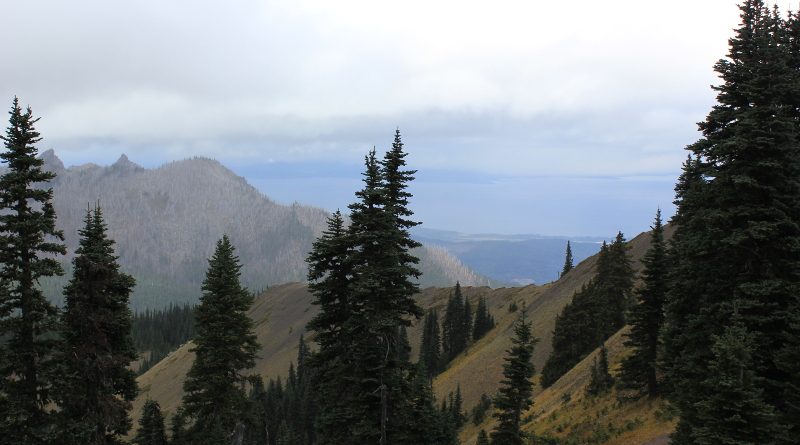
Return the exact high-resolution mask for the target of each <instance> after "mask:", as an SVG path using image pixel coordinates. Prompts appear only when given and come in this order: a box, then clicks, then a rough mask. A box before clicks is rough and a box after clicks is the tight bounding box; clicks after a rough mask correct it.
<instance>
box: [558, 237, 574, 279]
mask: <svg viewBox="0 0 800 445" xmlns="http://www.w3.org/2000/svg"><path fill="white" fill-rule="evenodd" d="M564 257H565V258H564V267H563V268H562V269H561V274H560V275H559V278H560V277H563V276H564V275H566V274H567V272H569V271H571V270H572V268H573V267H575V266H574V265H573V264H572V246H570V243H569V240H568V241H567V252H566V254H565V255H564Z"/></svg>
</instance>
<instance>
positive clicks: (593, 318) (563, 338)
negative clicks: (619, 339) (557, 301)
mask: <svg viewBox="0 0 800 445" xmlns="http://www.w3.org/2000/svg"><path fill="white" fill-rule="evenodd" d="M627 249H628V248H627V246H626V244H625V238H624V237H623V235H622V233H618V234H617V236H616V239H615V240H614V242H613V243H611V244H606V243H603V245H602V247H601V248H600V253H599V254H598V258H597V266H596V269H597V274H596V275H595V276H594V278H592V280H591V281H590V282H589V283H588V284H586V285H585V286H583V287H582V288H581V289H580V290H579V291H578V292H576V293H575V295H574V296H573V297H572V301H571V302H570V303H569V304H568V305H567V306H566V307H564V310H563V311H562V312H561V314H559V315H558V316H557V317H556V323H555V325H556V326H555V329H554V330H553V351H552V352H551V353H550V356H549V357H548V358H547V362H546V363H545V366H544V368H542V380H541V383H542V386H543V387H545V388H546V387H548V386H550V385H552V384H553V383H555V381H556V380H558V379H559V378H560V377H561V376H562V375H564V374H565V373H566V372H567V371H569V370H570V369H572V367H573V366H575V365H576V364H577V363H578V362H580V361H581V360H582V359H583V358H584V357H586V356H587V355H589V354H590V353H591V352H592V351H594V350H595V348H597V345H599V344H601V343H603V342H604V341H606V340H607V339H608V338H609V337H611V336H612V335H613V334H614V333H616V332H617V331H618V330H619V329H620V328H622V327H623V326H624V325H625V312H626V310H627V309H628V307H629V305H630V302H631V299H632V296H631V293H632V289H633V269H632V268H631V265H630V260H629V258H628V254H627Z"/></svg>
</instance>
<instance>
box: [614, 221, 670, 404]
mask: <svg viewBox="0 0 800 445" xmlns="http://www.w3.org/2000/svg"><path fill="white" fill-rule="evenodd" d="M652 229H653V230H652V232H651V234H650V249H649V250H648V251H647V253H646V254H645V256H644V258H643V259H642V265H643V266H644V268H643V270H642V281H643V283H642V286H641V287H640V288H639V290H638V292H637V293H638V296H639V301H638V303H637V304H635V305H634V306H633V307H632V308H631V311H630V312H629V314H628V324H630V326H631V331H630V333H629V334H628V336H627V339H626V340H625V346H627V347H629V348H632V349H633V352H632V353H631V355H629V356H628V357H626V358H625V360H623V362H622V370H621V373H620V376H619V377H620V385H621V387H623V388H626V389H632V390H635V391H638V392H644V393H647V394H648V395H650V396H651V397H653V396H656V395H657V394H658V380H657V378H656V377H657V363H656V362H657V356H658V350H659V343H658V336H659V332H660V331H661V325H662V324H663V319H664V315H663V313H664V300H665V299H666V294H667V286H668V274H669V265H670V262H669V258H668V257H667V249H666V245H665V243H664V227H663V226H662V225H661V209H659V210H658V211H657V212H656V219H655V222H654V223H653V227H652Z"/></svg>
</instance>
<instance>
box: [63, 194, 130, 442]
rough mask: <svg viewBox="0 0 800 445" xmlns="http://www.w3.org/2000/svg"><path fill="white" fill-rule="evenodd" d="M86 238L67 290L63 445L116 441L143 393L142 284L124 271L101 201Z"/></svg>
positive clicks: (91, 215)
mask: <svg viewBox="0 0 800 445" xmlns="http://www.w3.org/2000/svg"><path fill="white" fill-rule="evenodd" d="M80 235H81V240H80V245H79V247H78V249H77V250H76V251H75V254H76V256H75V258H74V259H73V261H72V264H73V276H72V279H71V280H70V282H69V284H67V287H66V288H65V289H64V302H65V309H64V315H63V318H62V326H63V327H62V337H63V339H64V346H63V347H64V350H63V353H62V355H61V356H60V361H61V366H62V368H61V370H62V377H61V379H62V382H61V383H60V385H59V386H60V387H61V388H60V391H59V394H58V402H59V404H60V406H61V416H62V418H63V419H64V421H65V422H64V424H63V427H64V429H65V431H64V433H65V437H63V438H62V443H74V444H80V445H83V444H90V445H105V444H115V443H120V439H121V437H122V436H125V435H126V434H128V431H129V430H130V428H131V419H130V416H129V415H128V411H129V410H130V409H131V402H132V401H133V399H134V398H135V397H136V393H137V386H136V378H135V374H134V372H133V371H132V370H131V369H130V364H131V362H133V361H134V360H136V357H137V354H136V349H135V348H134V347H133V339H132V337H131V325H132V321H131V318H132V316H131V311H130V309H129V308H128V299H129V296H130V293H131V292H132V291H133V287H134V285H135V281H134V279H133V277H131V276H130V275H128V274H126V273H123V272H121V271H120V270H119V269H120V267H119V264H118V263H117V258H118V257H117V256H116V255H115V254H114V241H113V240H111V239H109V238H108V237H107V235H106V224H105V222H104V221H103V213H102V210H101V209H100V206H99V205H98V206H96V207H95V208H94V210H93V211H87V214H86V221H85V226H84V228H83V229H82V230H81V231H80Z"/></svg>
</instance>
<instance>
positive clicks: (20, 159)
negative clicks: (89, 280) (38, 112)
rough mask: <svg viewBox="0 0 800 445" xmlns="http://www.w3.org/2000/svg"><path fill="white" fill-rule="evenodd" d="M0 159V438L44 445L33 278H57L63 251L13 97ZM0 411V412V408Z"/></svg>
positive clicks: (49, 322) (39, 317)
mask: <svg viewBox="0 0 800 445" xmlns="http://www.w3.org/2000/svg"><path fill="white" fill-rule="evenodd" d="M9 115H10V118H9V125H8V128H7V129H6V133H5V135H4V136H0V139H2V140H3V141H4V145H5V148H6V151H4V152H3V153H2V154H0V159H2V161H3V162H4V163H5V164H6V167H7V169H8V170H7V171H6V172H5V173H4V174H3V175H2V176H0V339H3V340H2V341H0V401H2V402H3V405H4V408H5V410H6V412H5V413H3V414H4V417H3V420H2V421H0V437H3V438H4V440H6V441H8V443H16V444H23V445H35V444H42V443H47V442H48V441H50V440H52V436H53V433H54V431H53V422H54V416H53V415H52V413H51V409H50V408H51V406H52V403H51V402H52V401H53V396H54V394H53V392H52V384H53V373H52V371H53V365H54V363H53V360H52V358H53V355H54V354H53V353H54V352H55V351H56V349H57V343H58V340H57V338H56V336H55V335H53V332H54V331H55V329H56V324H57V314H56V309H55V308H54V307H53V306H52V305H51V304H50V303H49V302H48V301H47V300H46V299H45V297H44V295H43V294H42V291H41V289H40V288H39V286H38V283H39V280H40V279H42V278H46V277H51V276H55V275H61V274H62V273H63V272H62V269H61V266H60V265H59V263H58V261H57V256H58V255H64V254H65V253H66V250H65V247H64V245H63V244H61V242H62V241H63V240H64V236H63V234H62V233H61V231H59V230H57V229H56V214H55V210H54V209H53V205H52V199H53V189H52V188H43V187H45V186H46V184H47V183H48V182H50V181H51V180H52V179H53V178H55V174H53V173H51V172H46V171H44V170H42V166H43V165H44V161H43V160H42V159H40V158H38V157H37V153H38V151H37V148H36V143H37V142H39V141H41V138H40V135H39V132H38V131H36V129H35V128H34V125H35V124H36V122H37V121H38V120H39V119H38V118H34V117H33V112H32V111H31V109H30V107H28V108H27V110H25V111H24V112H23V111H22V109H21V107H20V105H19V100H18V99H17V98H16V97H15V98H14V101H13V104H12V106H11V111H10V112H9ZM2 410H3V408H0V411H2Z"/></svg>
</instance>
